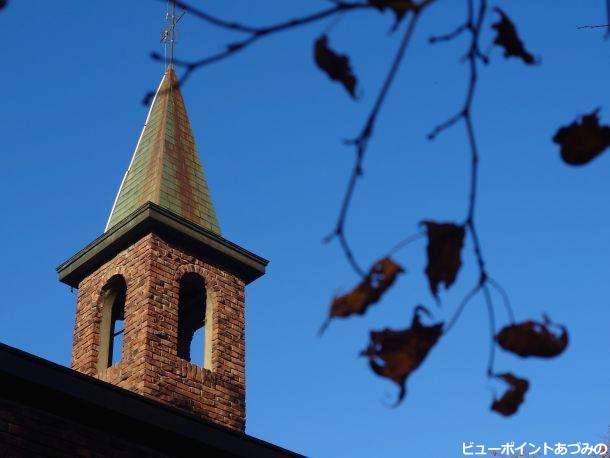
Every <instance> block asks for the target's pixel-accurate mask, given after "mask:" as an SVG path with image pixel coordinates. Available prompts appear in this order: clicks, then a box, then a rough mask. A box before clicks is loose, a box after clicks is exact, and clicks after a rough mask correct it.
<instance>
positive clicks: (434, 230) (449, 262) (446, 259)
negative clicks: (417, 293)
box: [422, 221, 464, 300]
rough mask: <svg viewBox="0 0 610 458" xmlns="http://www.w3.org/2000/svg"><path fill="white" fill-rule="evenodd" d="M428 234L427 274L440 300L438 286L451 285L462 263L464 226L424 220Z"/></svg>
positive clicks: (434, 293) (433, 292) (432, 289)
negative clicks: (442, 284)
mask: <svg viewBox="0 0 610 458" xmlns="http://www.w3.org/2000/svg"><path fill="white" fill-rule="evenodd" d="M422 224H424V225H425V226H426V232H427V234H428V247H427V252H428V265H427V266H426V271H425V272H426V275H427V276H428V282H429V283H430V290H431V291H432V294H433V295H434V297H435V298H437V300H438V287H439V285H440V284H441V283H444V284H445V289H448V288H450V287H451V285H452V284H453V282H454V281H455V278H456V276H457V274H458V271H459V270H460V267H461V265H462V258H461V252H462V246H463V245H464V226H459V225H457V224H452V223H435V222H433V221H423V222H422Z"/></svg>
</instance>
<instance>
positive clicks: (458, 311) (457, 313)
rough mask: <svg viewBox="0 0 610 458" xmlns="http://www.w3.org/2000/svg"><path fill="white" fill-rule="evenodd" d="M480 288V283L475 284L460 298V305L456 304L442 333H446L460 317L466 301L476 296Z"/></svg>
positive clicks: (466, 303)
mask: <svg viewBox="0 0 610 458" xmlns="http://www.w3.org/2000/svg"><path fill="white" fill-rule="evenodd" d="M480 290H481V285H480V284H477V285H476V286H475V287H474V288H473V289H472V290H470V292H469V293H468V294H466V296H465V297H464V299H462V302H461V303H460V305H459V306H458V308H457V309H456V310H455V313H454V314H453V316H452V317H451V319H450V320H449V323H448V324H447V326H445V327H444V329H443V334H447V333H448V332H449V330H450V329H451V328H453V325H454V324H455V323H456V322H457V320H458V319H459V318H460V315H461V314H462V312H463V311H464V308H465V307H466V306H467V305H468V303H469V302H470V301H471V300H472V298H473V297H474V296H476V294H477V293H478V292H479V291H480Z"/></svg>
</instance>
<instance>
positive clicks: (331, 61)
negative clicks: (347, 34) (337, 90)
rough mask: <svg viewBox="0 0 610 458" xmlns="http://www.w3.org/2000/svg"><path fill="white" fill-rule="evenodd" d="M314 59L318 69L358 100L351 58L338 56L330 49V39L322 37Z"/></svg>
mask: <svg viewBox="0 0 610 458" xmlns="http://www.w3.org/2000/svg"><path fill="white" fill-rule="evenodd" d="M314 57H315V60H316V64H317V65H318V67H319V68H320V69H321V70H323V71H324V72H325V73H326V74H327V75H328V77H329V78H330V79H332V80H334V81H338V82H340V83H341V84H343V87H344V88H345V89H346V90H347V92H349V94H350V95H351V96H352V98H354V99H355V98H356V85H357V80H356V77H355V76H354V73H353V72H352V67H351V65H350V61H349V57H347V56H346V55H342V54H337V53H336V52H334V51H333V50H332V49H330V48H329V47H328V37H327V36H326V35H322V36H321V37H320V38H318V39H317V40H316V42H315V45H314Z"/></svg>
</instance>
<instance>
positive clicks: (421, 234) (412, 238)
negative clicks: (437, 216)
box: [386, 232, 426, 258]
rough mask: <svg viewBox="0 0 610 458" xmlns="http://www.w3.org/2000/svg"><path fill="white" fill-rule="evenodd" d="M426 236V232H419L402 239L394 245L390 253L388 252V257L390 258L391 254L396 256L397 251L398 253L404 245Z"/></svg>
mask: <svg viewBox="0 0 610 458" xmlns="http://www.w3.org/2000/svg"><path fill="white" fill-rule="evenodd" d="M425 236H426V233H425V232H418V233H417V234H413V235H410V236H409V237H407V238H406V239H404V240H401V241H400V242H398V243H397V244H396V245H394V247H393V248H392V249H391V250H390V251H388V254H386V257H388V258H389V257H391V256H394V255H395V254H396V253H398V252H399V251H400V250H402V249H403V248H404V247H406V246H408V245H410V244H411V243H413V242H415V241H417V240H420V239H423V238H424V237H425Z"/></svg>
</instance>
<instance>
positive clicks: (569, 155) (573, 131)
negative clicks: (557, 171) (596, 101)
mask: <svg viewBox="0 0 610 458" xmlns="http://www.w3.org/2000/svg"><path fill="white" fill-rule="evenodd" d="M598 112H599V109H597V110H595V111H593V112H592V113H590V114H588V115H585V116H583V117H582V120H581V122H580V123H579V122H578V120H576V121H574V122H573V123H572V124H570V125H569V126H564V127H561V128H560V129H559V130H558V131H557V133H556V134H555V136H554V137H553V141H554V142H555V143H557V144H558V145H560V146H561V158H562V159H563V160H564V162H566V163H567V164H570V165H584V164H586V163H588V162H590V161H591V160H593V159H595V158H596V157H597V156H599V155H600V154H601V153H602V152H603V151H604V150H605V149H606V148H608V146H610V126H600V125H599V118H598V117H597V114H598Z"/></svg>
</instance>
